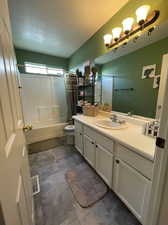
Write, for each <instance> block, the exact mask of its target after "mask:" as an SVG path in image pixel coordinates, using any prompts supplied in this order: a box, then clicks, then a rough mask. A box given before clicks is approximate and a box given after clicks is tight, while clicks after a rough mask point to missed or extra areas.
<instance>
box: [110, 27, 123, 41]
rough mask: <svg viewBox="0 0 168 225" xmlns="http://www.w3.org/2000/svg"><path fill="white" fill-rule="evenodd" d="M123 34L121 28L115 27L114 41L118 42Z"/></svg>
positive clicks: (113, 32)
mask: <svg viewBox="0 0 168 225" xmlns="http://www.w3.org/2000/svg"><path fill="white" fill-rule="evenodd" d="M121 32H122V28H121V27H115V28H114V29H112V34H113V39H114V41H118V39H119V38H120V35H121Z"/></svg>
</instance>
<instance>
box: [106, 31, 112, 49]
mask: <svg viewBox="0 0 168 225" xmlns="http://www.w3.org/2000/svg"><path fill="white" fill-rule="evenodd" d="M111 42H112V35H111V34H106V35H104V44H105V45H106V47H108V46H109V45H110V44H111Z"/></svg>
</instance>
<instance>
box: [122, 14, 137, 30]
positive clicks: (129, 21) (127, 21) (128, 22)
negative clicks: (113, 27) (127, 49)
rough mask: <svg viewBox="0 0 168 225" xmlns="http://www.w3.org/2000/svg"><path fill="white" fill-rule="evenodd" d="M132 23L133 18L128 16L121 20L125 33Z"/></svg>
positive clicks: (130, 28)
mask: <svg viewBox="0 0 168 225" xmlns="http://www.w3.org/2000/svg"><path fill="white" fill-rule="evenodd" d="M133 23H134V18H132V17H128V18H127V19H125V20H123V22H122V25H123V31H124V33H125V34H129V32H130V31H131V30H132V25H133Z"/></svg>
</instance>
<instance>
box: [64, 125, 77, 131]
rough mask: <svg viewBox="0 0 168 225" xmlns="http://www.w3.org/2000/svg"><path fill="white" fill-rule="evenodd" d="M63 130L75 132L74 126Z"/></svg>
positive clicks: (68, 126)
mask: <svg viewBox="0 0 168 225" xmlns="http://www.w3.org/2000/svg"><path fill="white" fill-rule="evenodd" d="M64 130H67V131H74V130H75V126H74V125H67V126H66V127H65V128H64Z"/></svg>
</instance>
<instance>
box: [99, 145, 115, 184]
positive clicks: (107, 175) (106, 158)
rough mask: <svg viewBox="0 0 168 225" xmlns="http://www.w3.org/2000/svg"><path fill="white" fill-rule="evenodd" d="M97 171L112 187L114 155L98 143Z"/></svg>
mask: <svg viewBox="0 0 168 225" xmlns="http://www.w3.org/2000/svg"><path fill="white" fill-rule="evenodd" d="M96 171H97V173H98V174H99V175H100V176H101V177H102V178H103V180H104V181H105V182H106V183H107V184H108V185H109V187H112V171H113V155H112V153H110V152H109V151H108V150H106V149H105V148H103V147H102V146H101V145H96Z"/></svg>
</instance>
